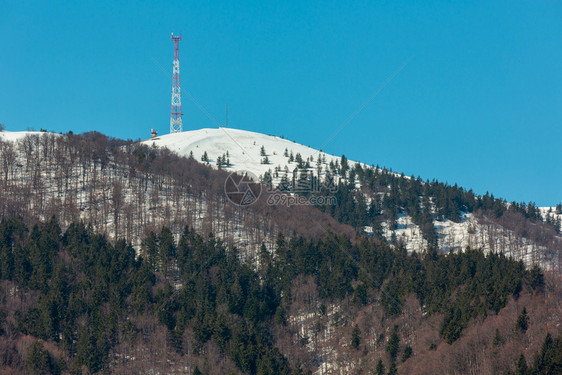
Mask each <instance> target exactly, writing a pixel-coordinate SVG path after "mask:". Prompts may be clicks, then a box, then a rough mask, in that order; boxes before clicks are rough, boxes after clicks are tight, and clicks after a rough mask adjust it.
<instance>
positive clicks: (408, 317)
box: [0, 133, 562, 374]
mask: <svg viewBox="0 0 562 375" xmlns="http://www.w3.org/2000/svg"><path fill="white" fill-rule="evenodd" d="M288 155H289V158H290V153H289V152H288ZM295 162H296V163H297V164H300V165H301V167H302V168H301V169H300V170H299V168H300V167H298V166H297V170H296V172H295V173H293V177H294V178H293V179H292V180H289V182H290V183H289V184H285V185H283V186H281V187H282V188H283V189H284V190H286V192H285V193H283V194H297V193H298V194H300V195H301V196H302V197H305V198H310V195H312V194H322V193H326V191H324V192H323V191H322V189H323V188H324V187H326V186H328V184H316V185H315V186H319V187H320V189H319V190H318V191H312V192H306V191H304V192H303V191H299V192H297V191H295V190H294V187H296V186H298V184H299V183H304V182H305V181H304V180H305V179H306V178H311V179H314V178H315V176H314V174H310V173H301V172H303V171H306V169H307V168H308V167H307V163H308V164H310V162H311V161H310V158H309V160H308V161H307V162H305V161H304V160H303V159H302V158H301V160H300V163H299V162H298V161H296V160H295ZM331 164H332V165H329V166H328V169H327V170H324V171H323V172H322V175H317V176H316V178H317V179H319V176H323V177H324V178H325V177H326V175H331V176H336V177H337V178H336V179H333V181H338V183H337V185H336V189H335V190H334V191H331V192H330V194H333V196H335V197H336V199H337V204H336V205H318V206H317V207H315V206H313V205H292V206H290V205H283V204H268V197H270V196H272V195H276V194H277V195H278V194H279V191H276V190H275V189H271V190H270V191H268V190H267V189H265V186H264V190H263V192H262V196H261V198H260V199H259V200H258V201H257V202H255V203H254V204H252V205H249V206H237V205H233V204H232V203H231V202H229V201H228V200H227V199H226V196H225V190H224V189H225V180H226V179H227V176H228V175H229V173H228V171H226V170H224V168H219V170H214V169H212V168H210V167H209V166H208V165H204V164H202V163H199V162H198V161H196V160H194V159H193V158H183V157H180V156H178V155H176V154H174V153H171V152H170V151H169V150H167V149H165V148H162V149H160V148H155V147H149V146H147V145H143V144H140V143H137V142H132V141H121V140H116V139H112V138H108V137H106V136H104V135H102V134H99V133H87V134H83V135H73V134H66V135H54V134H42V133H39V134H31V135H28V136H25V137H22V138H21V139H19V140H17V141H15V142H11V141H2V140H0V167H1V168H2V169H1V173H0V189H1V194H0V280H1V281H0V334H1V336H0V369H1V370H0V373H8V374H12V373H13V374H27V373H55V374H56V373H61V374H62V373H64V374H66V373H73V374H78V373H118V374H127V373H130V374H138V373H158V372H159V373H178V374H179V373H182V374H184V373H188V374H191V373H197V374H199V373H203V374H216V373H244V374H283V373H285V374H305V373H314V374H349V373H351V374H353V373H356V374H372V373H376V374H395V373H402V374H452V373H459V374H464V373H482V374H504V373H506V371H513V372H516V371H519V372H518V373H521V374H526V373H532V371H535V372H536V371H543V373H544V371H545V370H544V369H548V368H557V367H556V366H559V364H560V360H559V357H560V350H561V349H560V339H559V337H561V335H562V331H561V329H560V327H561V324H562V288H561V287H560V285H562V283H561V281H562V280H561V278H560V277H561V276H560V272H559V268H558V267H559V265H560V251H559V246H560V234H559V233H558V231H557V228H556V225H557V224H558V223H557V218H558V217H559V216H556V215H557V213H556V210H554V211H553V212H551V213H549V215H551V216H548V217H551V219H548V220H546V218H545V214H544V212H542V213H541V211H540V210H539V209H538V208H536V207H535V206H534V205H533V204H525V205H522V204H515V203H511V204H507V203H506V202H504V201H503V200H501V199H496V198H494V197H493V196H491V195H485V196H477V195H475V194H473V193H472V192H471V191H466V190H464V189H462V188H460V187H458V186H448V185H447V184H443V183H439V182H436V181H422V180H421V179H415V178H408V177H405V176H400V175H397V174H396V173H393V172H391V171H388V170H385V169H381V168H375V167H367V166H364V165H360V164H355V165H349V164H348V163H347V159H345V158H344V157H342V158H341V159H340V161H339V162H334V163H331ZM299 181H300V182H299ZM309 182H311V183H314V181H309ZM316 182H318V181H316ZM466 215H471V217H472V218H475V219H474V220H477V221H474V222H473V221H466V220H465V216H466ZM406 218H408V220H412V221H413V222H415V223H416V225H417V226H418V227H419V228H421V229H420V230H422V232H423V233H422V234H421V235H420V237H421V238H423V241H420V242H419V243H418V245H419V249H418V250H416V248H412V247H411V243H409V242H407V240H408V239H412V238H413V237H412V236H410V237H407V236H401V235H399V233H401V232H400V231H402V233H403V232H405V231H406V230H410V229H409V228H405V226H406V225H405V224H404V220H405V219H406ZM471 220H472V219H471ZM457 221H459V224H461V225H466V226H467V228H465V229H466V233H469V234H470V235H471V236H473V237H475V238H478V241H476V240H475V241H474V246H470V247H468V248H467V247H463V248H462V249H460V248H458V244H457V246H456V247H455V246H452V245H451V246H443V244H444V242H443V236H442V233H443V230H440V229H438V228H437V227H438V226H443V225H445V224H444V223H447V222H453V223H456V222H457ZM470 225H475V226H474V227H473V228H472V229H471V227H469V226H470ZM476 225H478V226H476ZM483 228H485V232H483V231H484V229H483ZM463 230H464V229H463ZM470 231H474V233H470ZM470 238H472V237H469V239H470ZM459 250H462V251H459ZM506 254H507V255H506ZM544 264H546V265H549V267H548V268H546V269H545V268H541V267H540V265H544ZM547 334H550V336H548V335H547ZM525 368H527V370H524V369H525ZM537 369H539V370H537ZM525 371H526V372H525ZM539 373H540V372H539Z"/></svg>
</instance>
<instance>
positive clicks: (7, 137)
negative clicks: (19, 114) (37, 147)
mask: <svg viewBox="0 0 562 375" xmlns="http://www.w3.org/2000/svg"><path fill="white" fill-rule="evenodd" d="M42 134H45V132H35V131H22V132H9V131H6V130H5V131H1V132H0V139H1V140H3V141H10V142H15V141H18V140H20V139H23V138H25V137H26V136H28V135H42ZM49 134H54V133H49Z"/></svg>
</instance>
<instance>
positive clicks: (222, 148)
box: [143, 127, 355, 177]
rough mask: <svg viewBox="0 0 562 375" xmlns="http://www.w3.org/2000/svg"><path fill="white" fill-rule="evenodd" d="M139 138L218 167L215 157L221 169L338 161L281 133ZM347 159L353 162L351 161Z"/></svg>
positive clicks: (258, 171) (258, 170)
mask: <svg viewBox="0 0 562 375" xmlns="http://www.w3.org/2000/svg"><path fill="white" fill-rule="evenodd" d="M143 142H144V143H145V144H146V145H149V146H150V145H155V146H156V147H166V148H168V149H169V150H171V151H174V152H176V153H177V154H178V155H180V156H185V157H189V156H192V157H193V158H195V159H196V160H200V161H205V162H207V163H209V165H211V166H212V167H213V168H218V165H217V161H219V162H222V163H220V164H221V168H223V169H226V170H228V171H233V172H234V171H249V172H251V173H253V174H254V175H255V176H257V177H261V176H264V174H265V173H267V172H270V173H272V174H274V171H275V168H276V167H277V168H279V169H280V173H281V174H282V173H284V172H285V171H286V169H285V168H287V171H290V172H292V171H293V170H294V169H295V168H296V167H297V165H298V160H297V159H302V161H303V163H304V164H306V163H307V162H308V163H309V168H307V169H310V170H317V169H318V166H322V169H323V170H324V171H325V170H327V169H328V167H329V165H330V163H334V164H335V163H338V164H339V163H341V158H340V157H338V156H334V155H330V154H326V153H324V152H322V151H321V150H315V149H313V148H311V147H307V146H303V145H301V144H298V143H295V142H291V141H289V140H287V139H284V138H281V137H276V136H272V135H265V134H261V133H255V132H251V131H247V130H239V129H232V128H223V127H220V128H217V129H211V128H205V129H199V130H190V131H185V132H182V133H175V134H166V135H163V136H159V137H156V138H155V139H149V140H146V141H143ZM297 155H299V156H297ZM205 156H206V157H205ZM319 159H320V160H319ZM348 163H349V164H350V165H353V164H355V162H353V161H348Z"/></svg>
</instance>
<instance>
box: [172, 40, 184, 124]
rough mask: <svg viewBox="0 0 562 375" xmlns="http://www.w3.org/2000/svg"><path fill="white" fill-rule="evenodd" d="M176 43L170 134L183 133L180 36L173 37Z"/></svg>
mask: <svg viewBox="0 0 562 375" xmlns="http://www.w3.org/2000/svg"><path fill="white" fill-rule="evenodd" d="M171 38H172V40H173V41H174V76H173V78H172V115H171V116H170V133H179V132H181V131H183V124H182V121H181V87H180V54H179V51H180V48H179V43H180V40H181V35H180V36H174V33H172V36H171Z"/></svg>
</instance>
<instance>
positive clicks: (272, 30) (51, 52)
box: [0, 0, 562, 205]
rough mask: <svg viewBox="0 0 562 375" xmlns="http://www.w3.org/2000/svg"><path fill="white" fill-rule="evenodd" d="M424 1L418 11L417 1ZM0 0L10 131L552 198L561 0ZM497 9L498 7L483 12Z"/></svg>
mask: <svg viewBox="0 0 562 375" xmlns="http://www.w3.org/2000/svg"><path fill="white" fill-rule="evenodd" d="M418 3H423V5H418ZM464 3H465V2H447V4H445V2H442V1H438V2H425V1H424V2H419V1H411V2H404V1H384V2H378V1H377V2H376V1H372V0H369V1H354V2H344V1H340V2H334V1H331V2H330V1H323V2H315V1H277V2H268V1H224V2H223V1H212V2H202V1H176V2H171V1H166V2H148V1H139V2H132V1H131V2H125V1H120V2H119V1H117V2H115V1H111V2H104V1H83V2H79V4H74V5H68V4H67V2H66V1H49V2H46V1H44V2H43V1H42V2H40V1H35V2H28V1H1V2H0V122H1V123H3V124H4V125H5V126H6V128H7V129H8V130H25V129H27V128H35V129H37V130H38V129H40V128H44V129H48V130H51V131H56V132H66V131H69V130H72V131H74V132H84V131H89V130H98V131H100V132H103V133H106V134H108V135H111V136H114V137H119V138H133V139H137V138H147V137H148V136H149V131H150V128H156V129H157V130H158V131H159V132H160V133H161V134H162V133H167V132H168V130H169V116H170V90H171V70H172V57H173V45H172V42H171V41H170V39H169V37H170V32H171V31H174V32H175V33H180V32H181V33H183V35H184V39H183V41H182V42H181V44H180V60H181V63H180V64H181V79H182V87H183V90H184V95H183V97H182V101H183V113H184V117H183V123H184V130H189V129H197V128H202V127H215V126H216V124H215V123H214V122H213V121H211V120H210V119H209V118H208V117H207V116H206V115H205V114H204V113H203V112H202V111H201V110H200V109H199V108H198V107H197V106H196V105H195V104H194V103H193V102H192V101H191V100H190V99H189V97H188V96H187V95H186V91H189V93H191V95H193V97H194V98H195V99H196V100H197V101H198V102H199V103H200V104H201V105H202V106H203V107H204V108H205V109H206V110H207V111H208V112H209V113H210V114H211V115H212V116H213V117H215V118H216V119H217V120H218V121H219V122H221V123H222V122H224V106H225V104H226V103H228V105H229V122H230V126H231V127H235V128H241V129H247V130H253V131H258V132H263V133H267V134H275V135H284V136H285V137H287V138H289V139H292V140H296V141H297V142H299V143H303V144H306V145H310V146H312V147H316V148H319V147H321V146H322V145H324V144H325V142H326V141H327V140H328V139H329V138H330V136H331V135H332V134H333V133H334V132H335V131H336V129H338V128H339V127H340V126H341V125H342V124H343V123H344V122H345V121H346V119H347V118H348V117H349V116H350V115H351V114H352V113H354V112H355V111H356V110H357V109H358V108H359V107H360V106H361V104H362V103H363V102H364V101H365V100H366V99H367V98H369V97H370V96H371V95H372V94H373V92H375V91H376V90H377V89H378V88H379V87H380V86H381V85H382V84H383V83H384V82H385V81H386V80H387V79H388V78H389V77H390V76H392V74H393V73H394V72H395V71H396V70H397V69H398V68H399V67H400V66H402V65H403V64H404V63H405V62H406V61H408V59H410V60H409V62H408V64H407V65H406V66H405V67H404V68H403V69H402V70H401V71H400V72H399V73H398V74H397V75H396V76H395V78H394V79H392V80H391V81H390V82H389V83H388V84H387V85H386V86H385V87H384V88H383V89H382V90H381V91H380V93H379V94H378V95H377V96H375V97H374V98H373V100H372V101H370V102H369V103H368V104H367V105H366V106H365V107H364V109H363V110H362V111H361V112H360V113H358V114H357V115H356V116H355V117H354V118H353V119H352V120H351V121H350V122H349V123H348V124H347V125H346V126H345V127H344V128H343V129H342V130H341V132H340V133H339V134H338V135H337V136H336V137H334V138H333V139H332V140H331V141H330V142H328V143H327V144H325V145H324V146H323V149H324V151H327V152H330V153H334V154H337V155H341V154H342V153H345V154H346V156H347V157H348V158H350V159H353V160H359V161H362V162H365V163H368V164H375V165H376V164H380V165H381V166H387V167H390V168H392V169H393V170H395V171H399V172H402V171H403V172H405V173H406V174H408V175H410V174H414V175H416V176H418V175H420V176H422V178H424V179H426V178H429V179H432V178H437V179H439V180H441V181H447V182H449V183H455V182H456V183H459V184H460V185H462V186H464V187H467V188H473V189H474V190H475V191H476V192H477V193H485V192H486V191H490V192H491V193H493V194H494V195H496V196H502V197H504V198H506V199H507V200H509V201H511V200H517V201H530V200H532V201H535V202H536V203H538V204H539V205H550V204H555V203H558V202H559V201H562V167H561V162H562V2H560V1H504V2H490V1H481V2H477V3H471V4H464ZM491 3H494V4H491Z"/></svg>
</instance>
